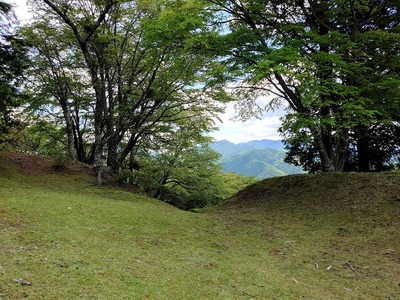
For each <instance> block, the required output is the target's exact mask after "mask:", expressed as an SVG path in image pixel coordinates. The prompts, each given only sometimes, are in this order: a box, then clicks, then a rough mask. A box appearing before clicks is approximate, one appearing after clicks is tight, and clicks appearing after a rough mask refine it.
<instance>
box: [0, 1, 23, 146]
mask: <svg viewBox="0 0 400 300" xmlns="http://www.w3.org/2000/svg"><path fill="white" fill-rule="evenodd" d="M15 23H16V20H15V18H14V17H13V12H12V6H11V5H9V4H8V3H5V2H0V149H1V148H4V147H5V146H6V145H7V144H8V143H9V142H11V141H12V140H13V134H12V133H11V132H10V129H12V128H15V127H16V126H17V125H18V124H19V121H18V120H16V119H15V118H13V115H12V110H13V108H15V107H17V106H18V105H19V104H20V103H21V102H22V101H23V100H24V95H23V94H22V93H21V92H20V86H21V84H22V80H23V79H24V70H25V69H26V68H27V65H28V60H27V54H26V53H27V48H26V46H25V43H24V41H23V39H21V37H19V36H18V35H17V34H15V33H14V32H13V31H12V26H13V24H15ZM14 133H15V132H14Z"/></svg>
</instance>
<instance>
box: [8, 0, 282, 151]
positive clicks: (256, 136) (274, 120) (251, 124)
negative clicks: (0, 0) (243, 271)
mask: <svg viewBox="0 0 400 300" xmlns="http://www.w3.org/2000/svg"><path fill="white" fill-rule="evenodd" d="M26 1H27V0H8V1H7V2H9V3H11V4H14V5H15V6H16V10H15V12H16V15H17V17H18V19H19V20H20V21H22V22H24V21H27V20H29V17H30V14H29V12H28V8H27V6H26ZM236 114H237V113H236V112H235V108H234V104H233V103H229V104H228V105H227V107H226V111H225V113H224V114H221V115H220V116H219V118H220V119H221V120H222V123H221V122H219V121H218V120H217V121H216V124H215V125H216V127H218V128H219V130H217V131H214V132H212V133H211V134H210V135H211V136H212V137H213V138H215V139H216V140H217V141H219V140H228V141H230V142H232V143H242V142H248V141H251V140H262V139H270V140H280V136H279V134H278V132H277V131H278V128H279V126H280V125H281V121H280V120H279V118H280V117H281V116H283V114H284V111H283V110H281V109H280V110H277V111H275V112H268V113H264V114H263V115H262V116H261V118H255V117H253V118H251V119H249V120H247V121H245V122H242V121H239V120H233V118H234V116H235V115H236Z"/></svg>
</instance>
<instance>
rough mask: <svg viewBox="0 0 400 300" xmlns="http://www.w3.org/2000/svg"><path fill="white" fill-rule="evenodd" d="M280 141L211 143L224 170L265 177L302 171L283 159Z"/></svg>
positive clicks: (283, 153)
mask: <svg viewBox="0 0 400 300" xmlns="http://www.w3.org/2000/svg"><path fill="white" fill-rule="evenodd" d="M283 147H284V146H283V144H282V142H280V141H273V140H261V141H250V142H247V143H240V144H234V143H231V142H228V141H225V140H224V141H219V142H215V143H213V144H212V145H211V148H212V149H213V150H214V151H217V152H218V153H219V154H221V156H222V157H221V163H222V166H223V168H224V170H225V171H226V172H234V173H237V174H241V175H244V176H254V177H256V178H258V179H265V178H270V177H275V176H282V175H290V174H299V173H303V170H302V168H300V167H296V166H294V165H290V164H287V163H285V162H284V161H283V159H284V157H285V151H284V150H283Z"/></svg>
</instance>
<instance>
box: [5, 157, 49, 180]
mask: <svg viewBox="0 0 400 300" xmlns="http://www.w3.org/2000/svg"><path fill="white" fill-rule="evenodd" d="M6 156H7V157H8V159H9V161H10V162H11V163H12V164H13V165H14V166H15V167H16V169H17V170H18V171H19V172H20V173H22V174H24V175H32V176H40V175H44V174H46V173H49V171H50V170H51V166H52V165H53V163H54V160H53V159H51V158H49V157H44V156H36V155H28V154H23V153H7V154H6Z"/></svg>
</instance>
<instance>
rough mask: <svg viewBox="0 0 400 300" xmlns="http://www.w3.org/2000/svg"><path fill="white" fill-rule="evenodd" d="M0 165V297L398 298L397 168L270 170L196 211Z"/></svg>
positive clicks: (87, 181)
mask: <svg viewBox="0 0 400 300" xmlns="http://www.w3.org/2000/svg"><path fill="white" fill-rule="evenodd" d="M0 166H1V168H0V236H1V239H0V299H389V298H392V299H400V286H399V284H400V268H399V263H400V239H399V232H400V218H399V216H400V176H399V175H395V174H333V175H324V176H321V175H320V176H309V175H297V176H288V177H280V178H273V179H269V180H266V181H262V182H259V183H257V184H256V185H254V186H253V187H251V188H249V189H247V190H245V191H243V192H241V193H239V194H238V195H237V196H236V197H235V198H233V199H231V200H230V201H228V202H227V203H225V204H223V205H220V206H219V207H217V208H213V209H210V210H209V211H206V212H204V213H201V214H194V213H189V212H183V211H179V210H177V209H175V208H173V207H171V206H169V205H166V204H163V203H160V202H158V201H155V200H153V199H149V198H146V197H143V196H140V195H135V194H132V193H128V192H124V191H121V190H118V189H115V188H110V187H103V188H96V187H94V186H92V182H93V179H92V178H90V177H89V176H87V175H85V174H82V173H81V172H76V173H73V172H72V173H71V172H70V173H68V175H67V174H56V173H53V172H45V173H44V174H41V175H37V176H32V175H23V174H21V173H20V172H17V171H16V169H15V166H14V165H13V164H11V163H10V159H8V158H6V157H5V156H4V155H3V154H2V155H0ZM25 173H26V172H25ZM328 269H329V270H328ZM16 278H23V279H25V280H27V281H30V282H31V283H32V284H31V285H30V286H23V285H20V284H18V283H16V282H14V281H13V279H16Z"/></svg>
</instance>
